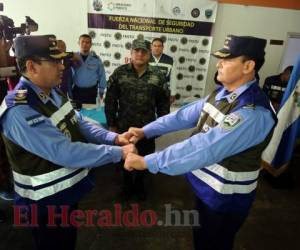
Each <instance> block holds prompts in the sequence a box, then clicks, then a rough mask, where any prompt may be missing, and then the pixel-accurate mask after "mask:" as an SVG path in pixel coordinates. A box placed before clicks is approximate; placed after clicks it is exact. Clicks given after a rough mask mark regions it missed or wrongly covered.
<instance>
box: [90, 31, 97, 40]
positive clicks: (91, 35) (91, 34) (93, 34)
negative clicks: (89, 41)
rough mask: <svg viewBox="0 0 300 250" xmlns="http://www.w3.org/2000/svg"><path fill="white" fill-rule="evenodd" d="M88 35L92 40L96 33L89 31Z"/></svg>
mask: <svg viewBox="0 0 300 250" xmlns="http://www.w3.org/2000/svg"><path fill="white" fill-rule="evenodd" d="M89 35H90V37H91V38H93V39H94V38H95V37H96V32H95V31H92V30H91V31H90V32H89Z"/></svg>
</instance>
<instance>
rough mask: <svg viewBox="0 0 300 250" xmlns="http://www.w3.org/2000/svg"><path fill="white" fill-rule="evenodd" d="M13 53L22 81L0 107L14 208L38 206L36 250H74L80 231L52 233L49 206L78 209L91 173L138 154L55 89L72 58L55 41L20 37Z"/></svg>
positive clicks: (125, 137)
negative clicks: (85, 117)
mask: <svg viewBox="0 0 300 250" xmlns="http://www.w3.org/2000/svg"><path fill="white" fill-rule="evenodd" d="M14 48H15V55H16V57H17V63H18V67H19V69H20V72H21V73H22V75H23V76H22V77H21V79H20V82H19V83H18V85H17V86H16V88H15V90H14V91H13V92H12V93H10V94H8V95H7V96H6V97H5V99H4V101H3V102H2V104H1V108H0V125H1V126H0V127H1V135H2V138H3V141H4V144H5V147H6V152H7V156H8V160H9V162H10V165H11V167H12V171H13V176H14V182H15V192H16V198H15V202H16V205H19V204H22V205H28V204H36V205H38V206H39V210H38V212H39V213H38V216H39V218H38V223H39V227H35V228H32V232H33V236H34V239H35V243H36V246H37V249H65V250H66V249H75V241H76V228H74V227H66V228H63V227H55V228H51V227H50V228H49V227H47V226H46V225H47V214H46V213H45V210H46V206H48V205H54V206H57V207H60V206H61V205H66V206H69V208H70V209H76V205H77V203H78V201H79V200H80V198H82V197H83V196H84V195H85V194H86V193H87V192H89V191H90V190H91V188H92V187H93V182H92V181H91V177H90V175H89V170H90V168H94V167H98V166H102V165H105V164H107V163H112V162H118V161H120V160H121V159H124V158H125V157H126V155H127V154H128V153H129V152H135V148H134V146H133V145H126V146H123V147H120V146H115V145H125V144H128V133H124V134H122V135H119V134H116V133H114V132H109V131H107V130H105V129H103V128H100V127H97V126H95V125H92V124H91V123H89V122H87V121H84V120H83V119H82V117H81V115H80V114H79V113H78V112H76V111H75V110H74V109H73V108H72V105H71V103H70V102H69V101H68V99H67V98H66V97H65V96H64V95H63V94H62V92H61V91H60V90H59V89H58V88H56V86H57V85H58V84H60V83H61V78H62V74H63V70H64V66H63V59H64V58H65V57H66V56H67V54H66V53H64V52H60V51H59V50H58V48H57V41H56V38H55V36H53V35H43V36H19V37H17V38H16V39H15V41H14ZM44 208H45V209H44Z"/></svg>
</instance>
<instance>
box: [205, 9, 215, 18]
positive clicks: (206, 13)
mask: <svg viewBox="0 0 300 250" xmlns="http://www.w3.org/2000/svg"><path fill="white" fill-rule="evenodd" d="M212 14H213V10H209V9H208V10H205V16H206V18H211V16H212Z"/></svg>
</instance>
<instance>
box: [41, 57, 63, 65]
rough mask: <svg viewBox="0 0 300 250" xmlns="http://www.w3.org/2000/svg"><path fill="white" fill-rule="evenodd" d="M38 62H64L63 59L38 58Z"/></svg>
mask: <svg viewBox="0 0 300 250" xmlns="http://www.w3.org/2000/svg"><path fill="white" fill-rule="evenodd" d="M38 61H40V62H50V63H53V64H64V59H43V58H41V59H39V60H38Z"/></svg>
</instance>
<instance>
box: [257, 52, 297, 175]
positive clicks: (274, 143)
mask: <svg viewBox="0 0 300 250" xmlns="http://www.w3.org/2000/svg"><path fill="white" fill-rule="evenodd" d="M299 115H300V55H299V57H298V61H297V63H296V65H295V66H294V69H293V72H292V74H291V77H290V80H289V82H288V85H287V88H286V90H285V93H284V96H283V98H282V100H281V104H280V109H279V111H278V113H277V118H278V123H277V125H276V127H275V129H274V132H273V136H272V138H271V141H270V143H269V145H268V146H267V147H266V149H265V150H264V151H263V153H262V167H263V168H265V169H266V170H268V171H269V172H270V173H271V174H272V175H273V176H278V175H280V174H281V173H282V172H283V171H284V170H285V169H286V168H287V167H288V164H289V161H290V160H291V158H292V154H293V150H294V147H295V144H296V140H297V138H299V135H300V116H299Z"/></svg>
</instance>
